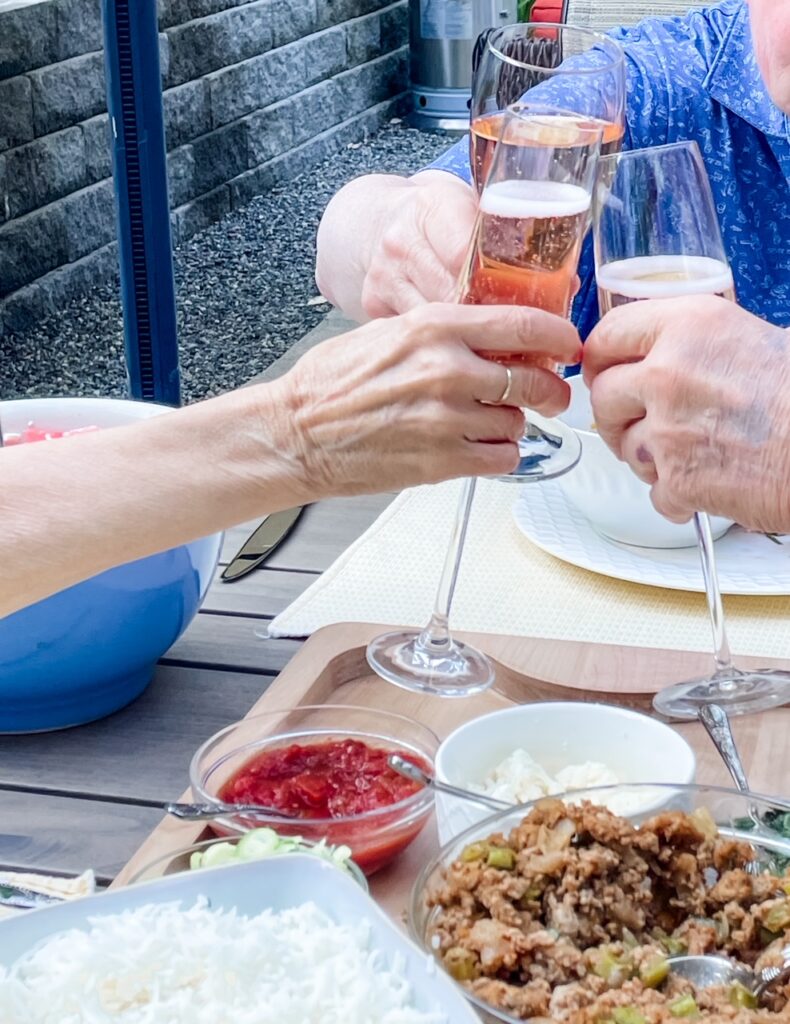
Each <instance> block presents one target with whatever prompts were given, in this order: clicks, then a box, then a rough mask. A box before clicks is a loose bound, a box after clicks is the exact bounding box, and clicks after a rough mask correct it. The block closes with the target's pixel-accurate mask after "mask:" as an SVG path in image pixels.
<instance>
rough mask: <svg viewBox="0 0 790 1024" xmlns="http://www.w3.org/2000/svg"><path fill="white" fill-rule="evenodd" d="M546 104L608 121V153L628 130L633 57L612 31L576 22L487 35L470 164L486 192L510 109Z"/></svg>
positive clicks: (475, 75) (479, 60) (475, 90)
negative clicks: (628, 73)
mask: <svg viewBox="0 0 790 1024" xmlns="http://www.w3.org/2000/svg"><path fill="white" fill-rule="evenodd" d="M518 102H525V103H544V104H548V105H551V106H554V107H559V108H564V109H566V110H573V111H577V112H578V113H580V114H586V115H587V116H589V117H591V118H595V119H597V120H600V121H601V127H602V130H603V141H602V144H601V153H602V154H603V155H608V154H610V153H614V152H617V151H619V149H620V147H621V145H622V141H623V135H624V132H625V56H624V54H623V51H622V48H621V47H620V46H619V45H618V44H617V43H616V42H615V41H614V40H613V39H610V38H609V37H608V36H605V35H601V34H600V33H598V32H593V31H591V30H589V29H585V28H577V27H576V26H575V25H552V24H548V23H543V22H520V23H518V24H516V25H503V26H502V27H500V28H493V29H490V30H489V31H488V32H486V33H484V34H483V35H482V36H481V37H480V39H479V41H478V45H477V47H476V50H475V54H474V57H473V70H472V97H471V102H470V109H469V113H470V136H469V146H470V162H471V167H472V176H473V178H474V182H475V186H476V187H477V190H478V192H482V190H483V185H484V184H485V181H486V178H487V176H488V171H489V169H490V166H491V159H492V156H493V151H494V146H495V145H496V143H497V141H498V139H499V138H500V136H501V134H502V121H503V119H504V116H505V111H506V110H507V108H508V107H510V106H512V105H513V104H514V103H518Z"/></svg>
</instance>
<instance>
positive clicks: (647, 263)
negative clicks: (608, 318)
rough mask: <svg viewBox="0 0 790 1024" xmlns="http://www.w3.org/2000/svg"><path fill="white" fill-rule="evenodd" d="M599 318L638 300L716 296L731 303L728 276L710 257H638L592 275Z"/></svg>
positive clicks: (731, 287)
mask: <svg viewBox="0 0 790 1024" xmlns="http://www.w3.org/2000/svg"><path fill="white" fill-rule="evenodd" d="M596 277H597V281H598V296H599V302H600V306H601V314H604V313H608V312H609V310H610V309H614V308H615V307H616V306H623V305H625V304H626V303H627V302H637V301H638V300H640V299H673V298H678V297H680V296H683V295H719V296H721V298H723V299H729V300H730V301H734V300H735V286H734V284H733V280H732V272H731V271H730V268H729V267H728V266H727V264H726V263H722V262H721V261H720V260H716V259H713V258H712V257H710V256H638V257H635V258H634V259H630V260H618V261H617V262H616V263H607V264H605V265H604V266H603V267H600V268H599V269H598V271H597V272H596Z"/></svg>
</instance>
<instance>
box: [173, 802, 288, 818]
mask: <svg viewBox="0 0 790 1024" xmlns="http://www.w3.org/2000/svg"><path fill="white" fill-rule="evenodd" d="M164 810H165V813H166V814H172V816H173V817H174V818H180V819H181V820H182V821H208V820H210V819H211V818H220V817H222V815H223V814H233V815H239V814H252V815H254V814H258V815H261V816H266V817H267V818H282V819H283V820H287V821H292V820H293V817H292V815H290V814H285V813H284V812H283V811H278V810H276V809H275V808H274V807H263V806H261V805H259V804H223V803H216V804H180V803H172V804H165V806H164Z"/></svg>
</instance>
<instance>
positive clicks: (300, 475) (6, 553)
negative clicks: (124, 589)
mask: <svg viewBox="0 0 790 1024" xmlns="http://www.w3.org/2000/svg"><path fill="white" fill-rule="evenodd" d="M281 390H282V389H281V386H280V384H279V382H275V383H273V384H269V385H261V386H258V387H255V388H250V389H246V390H244V391H240V392H235V393H233V394H231V395H225V396H223V397H221V398H217V399H212V400H210V401H207V402H203V403H200V404H198V405H195V406H191V407H190V408H187V409H181V410H178V411H175V412H173V413H169V414H165V415H162V416H155V417H152V418H150V419H146V420H143V421H138V422H136V423H134V424H130V425H129V426H123V427H117V428H113V429H108V430H100V431H97V432H96V433H91V434H85V435H82V436H79V437H72V438H63V439H61V440H57V441H50V442H40V443H36V444H28V445H20V446H18V447H13V448H5V449H2V450H0V521H1V522H2V524H3V528H2V531H0V564H2V566H3V573H2V577H1V578H0V616H2V615H7V614H9V613H10V612H12V611H15V610H17V609H19V608H22V607H24V606H25V605H28V604H31V603H33V602H35V601H38V600H41V599H42V598H44V597H47V596H49V595H50V594H52V593H55V592H56V591H58V590H61V589H63V588H64V587H67V586H71V585H72V584H74V583H77V582H79V581H81V580H83V579H87V578H89V577H90V576H93V575H95V574H96V573H99V572H103V571H104V570H106V569H108V568H111V567H112V566H114V565H119V564H121V563H124V562H130V561H133V560H135V559H137V558H142V557H144V556H146V555H150V554H153V553H155V552H157V551H163V550H166V549H168V548H171V547H173V546H176V545H178V544H182V543H185V542H188V541H190V540H194V539H196V538H198V537H201V536H205V535H207V534H210V533H213V532H215V531H218V530H222V529H225V528H227V527H229V526H231V525H234V524H236V523H239V522H243V521H244V520H246V519H250V518H253V517H255V516H258V515H261V514H262V513H264V512H269V511H276V510H278V509H281V508H288V507H290V506H292V505H296V504H301V503H303V502H305V501H306V500H307V497H308V495H307V488H306V485H305V480H304V476H305V474H304V472H303V468H302V467H301V466H300V465H299V463H298V460H296V459H295V458H293V457H289V456H288V455H287V454H286V447H285V444H284V440H285V437H284V433H283V431H284V430H285V429H286V426H285V424H284V420H285V419H286V417H284V416H283V414H282V408H283V405H284V403H283V400H282V395H281V394H280V392H281Z"/></svg>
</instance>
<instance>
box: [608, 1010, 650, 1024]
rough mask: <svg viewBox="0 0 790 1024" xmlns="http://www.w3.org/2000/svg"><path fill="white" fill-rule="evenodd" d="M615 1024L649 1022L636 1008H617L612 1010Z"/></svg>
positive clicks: (645, 1023)
mask: <svg viewBox="0 0 790 1024" xmlns="http://www.w3.org/2000/svg"><path fill="white" fill-rule="evenodd" d="M612 1020H613V1021H614V1024H647V1021H646V1020H645V1018H644V1017H643V1016H642V1014H641V1013H640V1012H639V1010H637V1009H636V1007H634V1006H615V1008H614V1009H613V1010H612Z"/></svg>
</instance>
